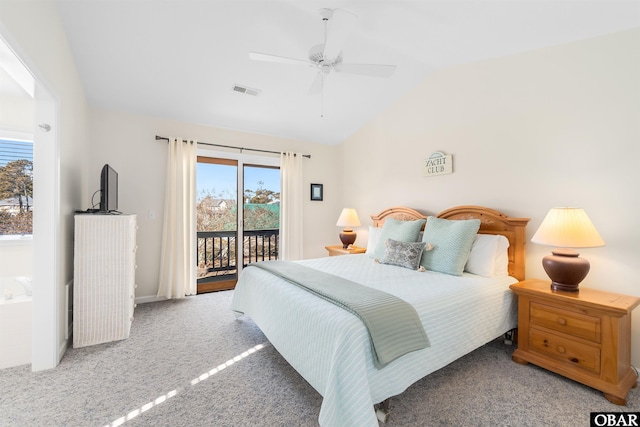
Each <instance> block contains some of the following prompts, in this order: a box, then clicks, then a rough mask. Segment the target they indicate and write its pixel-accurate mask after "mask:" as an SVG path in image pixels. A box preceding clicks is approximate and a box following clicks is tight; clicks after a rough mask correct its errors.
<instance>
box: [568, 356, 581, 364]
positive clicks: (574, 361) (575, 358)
mask: <svg viewBox="0 0 640 427" xmlns="http://www.w3.org/2000/svg"><path fill="white" fill-rule="evenodd" d="M569 360H570V361H571V362H573V363H578V362H579V360H578V358H577V357H572V358H571V359H569Z"/></svg>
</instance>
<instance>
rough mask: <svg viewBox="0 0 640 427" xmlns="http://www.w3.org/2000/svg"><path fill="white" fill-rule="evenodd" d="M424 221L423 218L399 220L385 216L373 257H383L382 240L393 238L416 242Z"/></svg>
mask: <svg viewBox="0 0 640 427" xmlns="http://www.w3.org/2000/svg"><path fill="white" fill-rule="evenodd" d="M424 221H425V220H424V219H417V220H415V221H400V220H398V219H394V218H387V219H386V220H385V221H384V225H383V226H382V233H381V234H380V240H378V244H377V245H376V250H375V252H374V258H378V259H382V258H383V257H384V250H385V246H384V242H385V241H386V240H387V239H393V240H397V241H399V242H417V241H418V236H419V235H420V230H421V229H422V226H423V225H424Z"/></svg>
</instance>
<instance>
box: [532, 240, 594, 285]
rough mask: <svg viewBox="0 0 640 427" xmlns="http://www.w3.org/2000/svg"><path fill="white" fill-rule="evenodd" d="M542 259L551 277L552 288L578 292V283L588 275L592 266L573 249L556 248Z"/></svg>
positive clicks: (545, 269)
mask: <svg viewBox="0 0 640 427" xmlns="http://www.w3.org/2000/svg"><path fill="white" fill-rule="evenodd" d="M551 253H552V254H553V255H547V256H546V257H544V258H543V259H542V266H543V267H544V271H546V272H547V275H548V276H549V278H550V279H551V289H552V290H554V291H563V292H578V291H579V289H578V285H579V284H580V282H582V280H583V279H584V278H585V277H587V274H588V273H589V269H590V268H591V266H590V264H589V261H587V260H586V259H584V258H580V257H579V255H580V254H579V253H577V252H576V251H573V250H571V249H556V250H554V251H552V252H551Z"/></svg>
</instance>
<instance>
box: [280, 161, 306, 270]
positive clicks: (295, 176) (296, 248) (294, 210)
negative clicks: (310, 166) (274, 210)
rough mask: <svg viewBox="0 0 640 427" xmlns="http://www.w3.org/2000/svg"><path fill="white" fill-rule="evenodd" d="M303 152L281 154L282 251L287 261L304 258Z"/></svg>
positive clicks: (281, 256) (283, 258) (282, 257)
mask: <svg viewBox="0 0 640 427" xmlns="http://www.w3.org/2000/svg"><path fill="white" fill-rule="evenodd" d="M302 160H303V158H302V154H300V153H282V154H281V155H280V186H281V188H280V252H279V258H280V259H281V260H285V261H295V260H299V259H302V242H303V240H302V200H303V191H302Z"/></svg>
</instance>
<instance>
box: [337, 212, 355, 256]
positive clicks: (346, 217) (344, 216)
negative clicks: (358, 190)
mask: <svg viewBox="0 0 640 427" xmlns="http://www.w3.org/2000/svg"><path fill="white" fill-rule="evenodd" d="M336 225H337V226H339V227H345V228H344V229H343V230H342V233H340V241H342V247H343V248H345V249H347V248H348V247H349V245H352V244H353V242H355V241H356V232H355V231H353V228H352V227H359V226H360V218H358V213H357V212H356V210H355V209H353V208H344V209H342V213H340V217H339V218H338V222H336Z"/></svg>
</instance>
